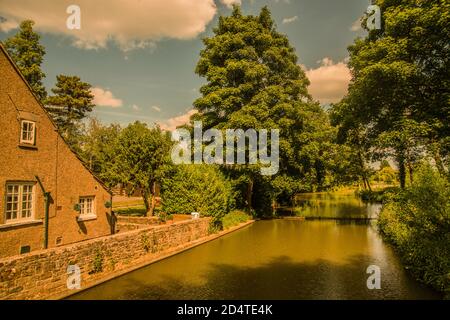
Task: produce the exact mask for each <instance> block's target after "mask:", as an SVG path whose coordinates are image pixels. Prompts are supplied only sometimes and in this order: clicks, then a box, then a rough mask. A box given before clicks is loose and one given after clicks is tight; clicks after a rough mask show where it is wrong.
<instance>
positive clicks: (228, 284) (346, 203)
mask: <svg viewBox="0 0 450 320" xmlns="http://www.w3.org/2000/svg"><path fill="white" fill-rule="evenodd" d="M378 210H379V205H371V204H364V203H362V202H361V201H360V200H359V199H357V198H356V197H355V196H354V195H352V194H349V195H336V194H305V195H299V196H298V197H297V198H296V207H295V208H293V209H292V211H298V212H299V213H300V214H302V215H304V216H306V217H308V219H307V220H304V221H302V220H286V219H282V220H281V219H279V220H263V221H257V222H255V223H254V224H252V225H250V226H248V227H245V228H244V229H241V230H238V231H236V232H233V233H231V234H228V235H226V236H223V237H221V238H219V239H216V240H214V241H211V242H208V243H206V244H203V245H200V246H198V247H195V248H193V249H190V250H188V251H185V252H182V253H180V254H178V255H175V256H172V257H170V258H167V259H165V260H162V261H159V262H157V263H154V264H151V265H149V266H147V267H144V268H142V269H139V270H136V271H133V272H130V273H128V274H126V275H123V276H121V277H118V278H116V279H113V280H110V281H108V282H105V283H103V284H100V285H98V286H96V287H93V288H90V289H88V290H85V291H82V292H80V293H78V294H76V295H73V296H71V297H70V298H71V299H439V298H440V295H439V294H437V293H436V292H434V291H433V290H431V289H429V288H428V287H425V286H424V285H422V284H420V283H418V282H417V281H415V280H414V279H413V278H412V277H411V276H410V275H409V274H407V273H406V271H405V270H404V268H403V267H402V265H401V262H400V261H399V258H398V257H397V255H396V254H395V253H394V251H393V250H392V248H391V247H390V246H388V245H387V244H386V243H384V241H383V240H382V239H381V237H380V236H379V234H378V233H377V231H376V228H375V226H374V221H369V220H366V219H361V218H376V215H377V212H378ZM309 218H314V219H309ZM317 218H322V219H317ZM370 265H375V266H378V267H379V268H380V271H381V274H380V275H381V288H380V289H372V290H370V289H368V287H367V279H368V277H369V276H370V274H367V273H366V271H367V268H368V267H369V266H370Z"/></svg>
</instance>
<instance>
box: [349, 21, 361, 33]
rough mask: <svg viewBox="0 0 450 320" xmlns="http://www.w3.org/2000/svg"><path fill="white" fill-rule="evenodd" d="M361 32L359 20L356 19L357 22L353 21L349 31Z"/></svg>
mask: <svg viewBox="0 0 450 320" xmlns="http://www.w3.org/2000/svg"><path fill="white" fill-rule="evenodd" d="M359 30H362V28H361V18H358V19H357V20H355V22H353V24H352V26H351V27H350V31H353V32H356V31H359Z"/></svg>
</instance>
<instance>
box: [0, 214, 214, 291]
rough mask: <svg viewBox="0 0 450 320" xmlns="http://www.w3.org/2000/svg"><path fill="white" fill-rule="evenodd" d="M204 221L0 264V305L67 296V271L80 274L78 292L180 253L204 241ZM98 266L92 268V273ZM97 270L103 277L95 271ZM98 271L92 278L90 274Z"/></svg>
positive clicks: (155, 228) (156, 228)
mask: <svg viewBox="0 0 450 320" xmlns="http://www.w3.org/2000/svg"><path fill="white" fill-rule="evenodd" d="M208 226H209V218H201V219H196V220H186V221H182V222H178V223H174V224H167V225H161V226H148V227H145V228H143V229H139V230H134V231H129V232H124V233H119V234H115V235H112V236H106V237H101V238H97V239H93V240H87V241H83V242H80V243H76V244H71V245H66V246H63V247H57V248H51V249H48V250H41V251H36V252H32V253H29V254H25V255H20V256H15V257H9V258H4V259H0V299H48V298H52V297H55V296H58V295H65V294H69V293H71V292H72V291H71V290H69V289H68V288H67V279H68V275H67V267H68V266H69V265H78V266H79V268H80V269H81V287H82V288H83V287H84V288H86V287H87V286H89V285H92V284H94V283H96V282H98V281H101V280H102V279H105V278H108V277H111V276H114V275H115V274H118V273H120V271H121V270H122V271H125V270H127V269H131V268H132V267H133V266H137V265H143V264H146V263H150V262H151V261H153V260H155V259H157V258H158V257H160V256H162V255H164V254H167V253H170V252H174V251H180V250H182V248H183V247H186V246H187V245H188V244H189V243H192V242H193V241H195V240H198V239H201V238H204V237H206V236H207V235H208ZM95 266H97V268H95ZM99 266H101V269H102V271H98V269H99V268H98V267H99ZM95 270H97V272H94V271H95Z"/></svg>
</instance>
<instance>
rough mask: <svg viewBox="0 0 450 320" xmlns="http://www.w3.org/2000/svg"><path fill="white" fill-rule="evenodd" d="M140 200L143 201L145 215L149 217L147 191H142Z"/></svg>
mask: <svg viewBox="0 0 450 320" xmlns="http://www.w3.org/2000/svg"><path fill="white" fill-rule="evenodd" d="M142 199H143V200H144V206H145V215H146V216H150V215H151V214H149V213H150V203H149V192H148V190H145V189H144V190H142Z"/></svg>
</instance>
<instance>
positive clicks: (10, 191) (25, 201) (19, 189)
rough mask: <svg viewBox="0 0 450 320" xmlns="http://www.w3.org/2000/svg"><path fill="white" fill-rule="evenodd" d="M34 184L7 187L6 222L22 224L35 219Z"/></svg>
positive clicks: (16, 184)
mask: <svg viewBox="0 0 450 320" xmlns="http://www.w3.org/2000/svg"><path fill="white" fill-rule="evenodd" d="M33 189H34V185H33V184H26V183H24V184H21V183H14V184H7V185H6V222H7V223H8V222H20V221H26V220H32V219H33V210H34V208H33V198H34V192H33Z"/></svg>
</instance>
